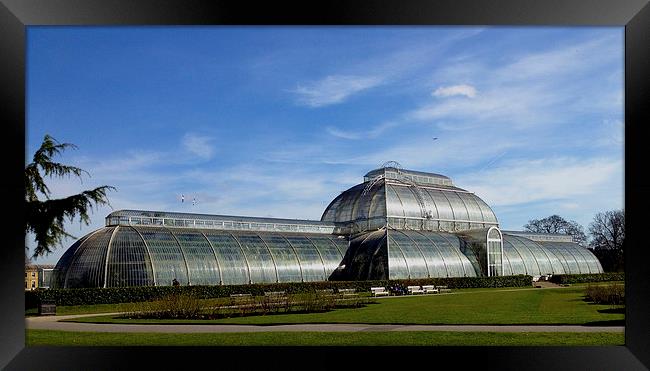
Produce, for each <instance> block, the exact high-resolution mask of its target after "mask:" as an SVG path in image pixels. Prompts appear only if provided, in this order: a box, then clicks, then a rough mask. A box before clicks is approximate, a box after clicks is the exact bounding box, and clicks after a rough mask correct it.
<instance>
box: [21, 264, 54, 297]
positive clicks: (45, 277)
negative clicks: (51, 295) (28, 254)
mask: <svg viewBox="0 0 650 371" xmlns="http://www.w3.org/2000/svg"><path fill="white" fill-rule="evenodd" d="M53 272H54V265H40V264H29V265H26V266H25V290H26V291H29V290H35V289H38V288H42V289H48V288H50V281H51V279H52V274H53Z"/></svg>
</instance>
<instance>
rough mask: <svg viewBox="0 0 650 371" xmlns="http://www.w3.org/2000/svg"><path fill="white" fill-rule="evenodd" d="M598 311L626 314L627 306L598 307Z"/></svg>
mask: <svg viewBox="0 0 650 371" xmlns="http://www.w3.org/2000/svg"><path fill="white" fill-rule="evenodd" d="M598 313H605V314H625V307H622V308H607V309H598Z"/></svg>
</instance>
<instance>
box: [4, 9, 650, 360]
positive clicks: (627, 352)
mask: <svg viewBox="0 0 650 371" xmlns="http://www.w3.org/2000/svg"><path fill="white" fill-rule="evenodd" d="M306 24H310V25H550V26H569V25H572V26H625V148H624V156H625V172H624V174H625V187H624V189H625V211H626V219H627V240H626V249H625V260H626V273H625V276H626V277H625V279H626V285H625V286H626V287H625V290H626V298H627V299H626V301H627V305H626V314H625V321H626V330H625V346H600V347H587V346H579V347H326V348H320V347H298V348H291V347H255V348H252V347H224V348H221V347H192V348H186V347H29V348H25V326H24V292H23V283H22V280H23V274H24V261H23V259H24V256H23V254H21V253H22V252H23V248H24V245H23V244H24V242H25V241H24V240H25V235H24V233H23V231H24V227H23V226H24V222H23V221H24V206H23V200H24V184H23V175H22V174H23V170H24V165H25V112H26V110H25V63H26V59H25V55H26V54H25V48H26V44H25V35H26V32H25V31H26V27H28V26H36V25H79V26H83V25H105V26H108V25H116V26H119V25H306ZM0 26H1V27H0V30H2V31H0V56H2V57H1V58H0V66H1V69H0V91H1V92H2V101H1V102H2V103H1V104H0V112H1V113H2V121H1V122H2V132H3V134H4V138H5V142H4V143H3V145H2V146H0V148H1V149H0V151H1V153H2V157H0V158H1V159H2V163H3V165H4V166H3V168H4V170H5V171H4V173H5V174H7V176H5V177H3V178H4V179H3V181H2V182H0V190H1V191H2V193H1V194H2V195H3V196H4V199H5V200H8V203H5V205H6V206H5V207H4V208H3V211H2V213H1V215H2V217H1V218H2V224H1V225H2V232H3V235H4V241H3V242H4V243H3V246H2V247H1V248H0V272H1V276H0V277H2V279H3V282H2V285H1V286H0V298H2V299H0V329H1V330H0V343H1V344H2V346H0V367H6V369H8V370H31V369H56V370H62V369H65V370H75V369H85V370H90V369H92V370H100V369H107V370H115V369H131V368H145V369H152V368H159V369H170V368H182V369H190V368H192V367H193V366H201V367H206V366H207V367H210V368H217V367H218V368H225V369H229V370H232V369H247V370H248V369H251V368H253V367H263V368H265V369H269V368H271V369H292V368H308V369H332V368H341V367H343V368H348V366H349V365H351V364H352V363H354V364H357V365H359V366H360V367H364V368H370V367H374V368H382V369H383V368H386V367H388V366H389V365H390V366H391V367H394V366H396V365H418V366H419V365H420V364H422V365H423V366H427V365H437V366H442V365H443V364H444V365H447V366H448V367H453V368H457V367H460V368H466V367H467V368H469V367H472V368H473V367H476V368H487V369H493V368H494V369H501V370H503V369H506V370H510V369H512V370H522V369H526V370H538V369H539V370H565V369H566V370H578V369H585V370H587V369H588V370H637V369H638V370H642V369H647V368H650V341H649V337H650V316H649V315H648V314H649V313H650V300H649V299H648V298H649V297H650V283H649V282H650V269H649V268H648V263H649V260H648V258H647V257H648V253H647V248H646V249H645V250H644V248H645V246H643V241H642V237H643V227H644V221H645V218H646V217H645V214H646V213H645V210H650V205H649V202H648V197H644V196H646V193H648V191H650V181H649V180H646V179H644V176H643V174H644V173H645V169H646V168H648V166H647V165H646V162H645V160H644V159H645V158H649V156H648V147H649V146H648V145H647V144H646V143H645V142H646V138H648V135H647V134H648V129H647V127H648V123H650V117H649V116H650V115H649V113H648V112H649V110H648V108H646V107H647V106H648V104H647V103H648V102H650V73H649V70H650V48H649V47H648V45H650V6H649V5H648V0H625V1H622V0H591V1H589V0H546V1H539V0H490V1H481V0H412V1H409V2H403V1H387V0H366V1H361V0H357V1H353V0H349V1H341V0H338V1H337V0H330V1H317V2H314V1H309V2H308V1H303V2H299V3H290V2H259V3H252V2H248V1H208V0H47V1H45V0H42V1H39V0H1V3H0ZM420 362H423V363H420ZM430 362H435V363H430ZM411 367H413V366H411Z"/></svg>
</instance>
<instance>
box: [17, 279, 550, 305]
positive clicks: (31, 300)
mask: <svg viewBox="0 0 650 371" xmlns="http://www.w3.org/2000/svg"><path fill="white" fill-rule="evenodd" d="M554 277H555V276H554ZM531 282H532V277H531V276H526V275H517V276H502V277H449V278H421V279H410V280H383V281H324V282H292V283H270V284H251V285H224V286H176V287H174V286H139V287H110V288H84V289H37V290H34V291H26V292H25V306H26V308H27V309H29V308H36V307H37V306H38V303H39V302H40V301H41V300H48V301H53V302H54V303H55V304H56V305H92V304H116V303H133V302H144V301H156V300H160V299H162V298H164V297H166V296H169V295H171V294H172V293H190V294H192V295H193V296H194V297H195V298H197V299H211V298H223V297H229V296H230V295H231V294H251V295H252V296H263V295H264V293H265V292H269V291H284V292H286V293H287V295H293V294H299V293H308V292H315V291H321V290H329V289H331V290H333V291H334V292H337V291H338V289H341V288H352V289H356V291H357V292H369V291H370V288H371V287H378V286H383V287H390V286H392V285H393V284H395V283H400V284H403V285H405V286H411V285H420V286H421V285H438V286H439V285H446V286H448V287H449V288H450V289H461V288H480V287H525V286H531Z"/></svg>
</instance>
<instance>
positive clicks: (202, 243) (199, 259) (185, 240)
mask: <svg viewBox="0 0 650 371" xmlns="http://www.w3.org/2000/svg"><path fill="white" fill-rule="evenodd" d="M175 236H176V238H177V239H178V242H179V243H180V244H181V246H182V247H183V251H184V253H185V259H186V260H187V265H188V267H189V269H190V280H191V283H192V285H218V284H219V283H220V281H221V280H220V278H219V276H220V274H219V266H218V265H217V260H216V259H215V257H214V252H213V251H212V247H210V244H209V243H208V241H207V240H206V239H205V237H203V235H202V234H201V233H199V232H194V231H182V233H179V231H177V232H176V233H175Z"/></svg>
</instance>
